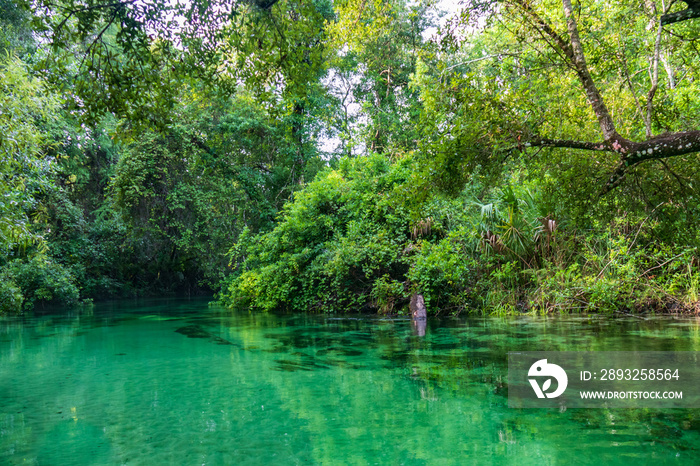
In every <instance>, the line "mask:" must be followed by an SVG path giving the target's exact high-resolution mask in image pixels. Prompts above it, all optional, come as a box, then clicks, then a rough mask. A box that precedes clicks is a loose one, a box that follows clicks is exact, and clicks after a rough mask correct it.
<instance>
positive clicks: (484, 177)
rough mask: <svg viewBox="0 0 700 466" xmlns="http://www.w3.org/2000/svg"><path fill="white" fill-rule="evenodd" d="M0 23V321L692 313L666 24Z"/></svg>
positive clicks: (689, 92) (542, 14)
mask: <svg viewBox="0 0 700 466" xmlns="http://www.w3.org/2000/svg"><path fill="white" fill-rule="evenodd" d="M440 5H447V4H446V3H444V2H443V3H437V4H436V3H435V2H433V1H430V0H426V1H421V2H407V1H404V0H392V1H388V2H385V1H378V0H338V1H333V2H330V1H327V0H316V1H312V2H302V1H293V0H269V1H258V0H245V1H244V0H241V1H236V0H227V1H213V2H210V1H207V2H200V1H195V2H186V3H180V2H169V1H164V0H154V1H152V2H146V3H139V2H137V3H134V2H128V1H127V2H103V3H101V2H98V1H93V0H89V1H77V2H76V1H70V2H67V1H63V0H59V1H58V2H23V1H19V2H11V1H0V12H1V13H2V15H1V17H0V27H1V28H0V52H2V58H1V59H0V78H1V79H0V169H1V173H0V278H1V281H0V312H2V313H5V312H12V313H16V312H21V311H22V310H23V309H29V308H32V307H35V306H37V305H44V304H51V303H53V304H60V305H73V304H76V303H80V302H89V300H90V299H103V298H108V297H118V296H131V295H135V294H145V293H163V292H186V293H197V292H216V291H218V292H219V294H218V296H219V299H220V300H221V301H222V302H224V303H226V304H227V305H231V306H250V307H253V308H258V309H291V310H302V311H303V310H317V311H330V310H334V311H346V310H351V311H356V310H372V311H379V312H383V313H396V312H403V311H404V309H405V307H406V305H407V303H408V301H409V298H410V297H411V296H412V295H415V294H422V295H424V297H425V300H426V303H427V304H428V308H429V311H430V312H433V313H437V312H483V311H487V312H550V311H575V310H579V311H581V310H583V311H610V312H613V311H615V312H638V311H639V312H641V311H646V310H681V309H695V310H697V309H700V307H699V304H698V293H700V275H699V273H698V267H699V266H700V253H699V252H698V246H700V237H699V236H698V231H700V229H699V227H700V225H699V220H698V219H700V211H699V208H700V204H699V203H698V197H699V196H700V193H699V192H698V188H699V187H700V179H698V176H700V175H699V173H700V170H698V169H697V168H698V162H699V159H698V152H699V151H700V128H698V126H697V122H698V121H699V118H700V113H699V112H700V100H698V98H697V95H698V83H700V75H699V74H698V73H700V68H698V66H697V63H698V60H697V59H698V51H697V47H696V40H695V38H696V37H697V33H698V28H700V22H698V21H699V20H697V19H696V18H693V17H686V16H684V14H683V13H681V10H682V8H681V6H679V5H678V4H677V2H670V3H665V2H655V1H647V2H644V3H643V4H640V3H635V2H621V3H617V4H615V5H611V4H608V3H603V2H597V1H590V2H580V3H572V2H571V1H570V0H562V1H556V2H555V1H553V0H539V1H535V2H525V1H520V0H507V1H500V2H490V1H487V2H481V1H473V2H463V3H460V4H459V6H455V5H453V4H450V5H451V8H452V11H451V12H450V14H448V15H447V16H444V17H442V19H440V17H441V14H442V13H441V11H440Z"/></svg>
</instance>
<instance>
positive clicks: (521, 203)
mask: <svg viewBox="0 0 700 466" xmlns="http://www.w3.org/2000/svg"><path fill="white" fill-rule="evenodd" d="M473 205H474V206H476V207H478V208H479V217H478V220H477V222H476V228H477V231H478V232H479V233H480V236H481V242H480V246H481V247H482V248H484V249H485V250H487V251H491V252H494V253H501V254H504V255H506V256H511V258H512V259H519V260H520V261H522V263H523V265H525V266H528V267H532V266H534V265H535V262H536V259H537V256H538V254H537V252H538V247H537V246H538V245H539V244H543V245H545V247H546V248H547V249H549V247H551V242H552V240H553V237H554V231H555V230H556V222H555V221H554V220H552V219H551V218H550V217H549V216H546V215H542V209H541V206H540V205H539V203H538V202H537V200H536V198H535V196H533V194H532V193H531V192H530V191H529V190H528V189H525V188H518V189H515V188H513V187H512V186H506V187H504V188H502V189H500V190H499V192H497V193H496V195H495V196H494V197H493V198H492V199H490V202H479V201H473Z"/></svg>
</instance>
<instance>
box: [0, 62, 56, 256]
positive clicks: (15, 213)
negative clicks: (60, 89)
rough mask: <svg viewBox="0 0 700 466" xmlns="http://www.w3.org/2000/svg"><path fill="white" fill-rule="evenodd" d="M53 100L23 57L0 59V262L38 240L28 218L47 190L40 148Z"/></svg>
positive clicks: (43, 145)
mask: <svg viewBox="0 0 700 466" xmlns="http://www.w3.org/2000/svg"><path fill="white" fill-rule="evenodd" d="M58 104H59V100H58V99H57V98H56V97H55V96H54V95H52V94H50V93H48V92H47V90H46V88H45V87H44V86H43V84H42V83H41V82H40V81H39V80H37V79H36V78H33V77H31V76H30V75H29V74H28V73H27V70H26V69H25V65H24V64H23V63H22V62H20V61H19V60H17V59H14V58H8V59H6V60H4V61H3V62H2V63H0V264H1V263H2V262H4V261H5V260H7V259H8V258H9V257H12V256H15V257H16V255H17V254H19V253H20V252H21V251H24V250H26V248H27V247H28V246H29V245H31V244H36V243H41V241H42V238H41V236H40V234H38V233H37V232H36V231H35V230H34V229H33V228H32V227H31V222H32V220H31V219H32V216H33V215H37V213H38V210H37V209H38V207H39V206H38V205H37V199H36V197H37V196H40V195H42V194H45V193H46V192H47V191H48V190H50V189H52V182H51V180H50V178H49V177H48V175H49V172H50V170H51V161H50V160H49V159H47V158H46V157H45V150H46V149H47V148H48V146H49V145H50V141H49V140H48V137H49V136H50V134H49V131H48V128H49V127H50V126H51V120H52V119H53V118H55V117H56V111H57V108H58Z"/></svg>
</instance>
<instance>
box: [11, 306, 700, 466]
mask: <svg viewBox="0 0 700 466" xmlns="http://www.w3.org/2000/svg"><path fill="white" fill-rule="evenodd" d="M419 323H420V322H418V323H413V322H412V321H411V320H409V319H382V318H376V317H346V316H315V315H286V316H280V315H274V314H250V313H247V312H232V311H229V310H226V309H222V308H218V307H208V306H207V305H206V302H204V301H177V300H171V301H152V302H141V303H139V304H134V303H120V304H113V305H110V306H107V305H101V306H96V307H95V308H94V310H93V311H91V312H87V313H86V312H82V313H74V314H70V315H64V316H41V317H35V318H30V317H24V318H19V319H7V320H2V321H0V400H1V401H0V464H48V465H58V464H60V465H64V464H143V465H152V464H338V463H347V464H367V463H378V464H494V463H496V464H513V463H517V464H538V465H548V464H571V463H577V464H586V463H601V462H605V463H610V464H623V463H630V462H633V464H645V463H646V464H652V463H653V464H667V463H668V464H698V463H700V412H699V411H698V410H675V411H664V412H659V411H655V410H618V411H612V410H605V409H594V410H568V411H565V412H558V411H550V410H515V409H509V408H507V394H508V387H507V385H506V384H505V377H506V371H507V367H506V362H507V352H508V351H517V350H532V351H535V350H548V351H556V350H562V351H563V350H569V351H571V350H576V351H579V350H594V351H596V350H598V351H603V350H607V351H613V350H615V351H633V350H645V351H673V350H678V351H700V324H699V322H698V321H697V320H694V319H668V318H664V319H658V320H648V321H640V320H636V319H635V320H611V319H608V318H605V317H560V318H548V319H543V318H524V317H523V318H514V319H508V320H503V319H483V318H482V319H456V318H454V319H442V320H429V321H428V322H427V323H425V322H423V324H425V325H422V326H418V325H417V324H419Z"/></svg>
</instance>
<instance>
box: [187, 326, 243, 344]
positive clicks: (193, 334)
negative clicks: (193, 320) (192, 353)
mask: <svg viewBox="0 0 700 466" xmlns="http://www.w3.org/2000/svg"><path fill="white" fill-rule="evenodd" d="M175 332H177V333H181V334H183V335H185V336H186V337H187V338H206V339H208V340H209V341H212V342H214V343H216V344H217V345H233V343H231V342H230V341H228V340H224V339H223V338H221V337H219V336H217V335H213V334H211V333H210V332H207V331H206V330H204V329H203V328H202V327H200V326H199V325H188V326H186V327H180V328H179V329H177V330H175Z"/></svg>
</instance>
